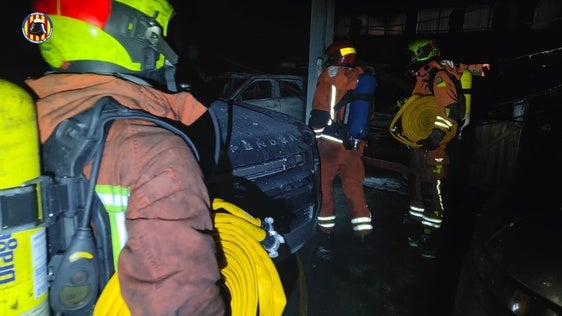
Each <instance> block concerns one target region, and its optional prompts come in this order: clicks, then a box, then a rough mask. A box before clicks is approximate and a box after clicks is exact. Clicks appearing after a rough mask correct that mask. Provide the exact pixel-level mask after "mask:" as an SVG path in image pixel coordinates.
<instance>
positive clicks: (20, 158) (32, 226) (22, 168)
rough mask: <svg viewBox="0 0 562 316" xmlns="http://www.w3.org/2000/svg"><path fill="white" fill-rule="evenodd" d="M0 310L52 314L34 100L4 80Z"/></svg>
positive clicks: (0, 92)
mask: <svg viewBox="0 0 562 316" xmlns="http://www.w3.org/2000/svg"><path fill="white" fill-rule="evenodd" d="M0 100H1V101H0V126H1V130H2V132H1V133H0V315H2V316H11V315H33V316H36V315H49V305H48V281H47V241H46V240H47V239H46V232H45V228H44V227H41V226H40V222H41V219H42V210H41V198H40V191H39V190H40V188H39V181H38V179H39V177H40V154H39V135H38V129H37V116H36V109H35V102H34V101H33V99H32V98H31V96H30V95H29V94H28V93H27V92H26V91H25V90H24V89H23V88H22V87H20V86H19V85H17V84H14V83H12V82H10V81H7V80H4V79H0Z"/></svg>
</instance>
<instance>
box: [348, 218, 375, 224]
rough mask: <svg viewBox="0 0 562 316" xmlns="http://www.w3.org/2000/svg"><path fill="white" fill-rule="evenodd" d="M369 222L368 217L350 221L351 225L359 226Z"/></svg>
mask: <svg viewBox="0 0 562 316" xmlns="http://www.w3.org/2000/svg"><path fill="white" fill-rule="evenodd" d="M370 222H371V218H370V217H366V216H364V217H356V218H353V219H351V224H361V223H370Z"/></svg>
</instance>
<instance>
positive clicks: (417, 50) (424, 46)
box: [408, 39, 439, 63]
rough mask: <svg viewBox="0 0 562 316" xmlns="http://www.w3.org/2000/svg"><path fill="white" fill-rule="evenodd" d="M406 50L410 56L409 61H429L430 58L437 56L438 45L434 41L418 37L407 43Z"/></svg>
mask: <svg viewBox="0 0 562 316" xmlns="http://www.w3.org/2000/svg"><path fill="white" fill-rule="evenodd" d="M408 50H409V51H410V52H411V54H412V56H411V59H410V62H411V63H416V62H424V61H429V60H430V59H431V58H438V57H439V47H437V44H436V43H435V41H432V40H429V39H420V40H417V41H414V42H411V43H410V44H408Z"/></svg>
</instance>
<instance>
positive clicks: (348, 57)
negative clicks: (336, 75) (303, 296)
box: [324, 42, 357, 67]
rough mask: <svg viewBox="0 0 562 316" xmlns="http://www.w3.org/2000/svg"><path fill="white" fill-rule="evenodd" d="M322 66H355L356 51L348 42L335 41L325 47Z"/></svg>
mask: <svg viewBox="0 0 562 316" xmlns="http://www.w3.org/2000/svg"><path fill="white" fill-rule="evenodd" d="M325 54H326V62H325V63H324V66H326V67H327V66H344V67H355V59H356V58H357V51H356V50H355V47H353V45H352V44H351V43H349V42H336V43H333V44H332V45H330V46H329V47H328V48H327V49H326V53H325Z"/></svg>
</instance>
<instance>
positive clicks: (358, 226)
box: [351, 216, 373, 232]
mask: <svg viewBox="0 0 562 316" xmlns="http://www.w3.org/2000/svg"><path fill="white" fill-rule="evenodd" d="M351 225H352V226H353V230H354V231H356V232H358V231H364V230H372V229H373V225H372V224H371V217H370V216H363V217H356V218H352V219H351Z"/></svg>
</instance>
